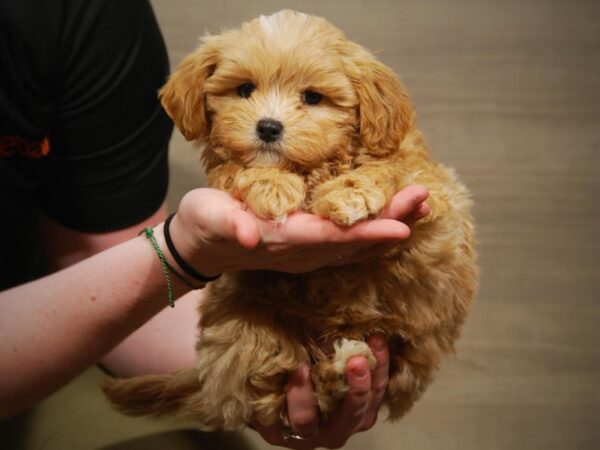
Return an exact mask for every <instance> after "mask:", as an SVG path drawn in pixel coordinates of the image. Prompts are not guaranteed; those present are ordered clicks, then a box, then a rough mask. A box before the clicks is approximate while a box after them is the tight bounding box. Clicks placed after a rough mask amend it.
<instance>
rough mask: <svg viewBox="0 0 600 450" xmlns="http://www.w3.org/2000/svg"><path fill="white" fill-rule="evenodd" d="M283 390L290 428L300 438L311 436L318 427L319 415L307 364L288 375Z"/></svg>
mask: <svg viewBox="0 0 600 450" xmlns="http://www.w3.org/2000/svg"><path fill="white" fill-rule="evenodd" d="M285 390H286V398H287V405H288V419H289V422H290V427H291V428H292V430H293V431H294V433H296V434H298V435H300V436H306V437H310V436H313V435H314V434H315V433H316V432H317V429H318V427H319V420H318V418H319V415H318V414H319V413H318V410H317V405H316V401H315V394H314V391H313V387H312V383H311V381H310V372H309V367H308V365H307V364H305V365H304V366H303V367H301V368H300V369H297V370H295V371H294V372H292V373H291V374H290V377H289V380H288V383H287V385H286V388H285Z"/></svg>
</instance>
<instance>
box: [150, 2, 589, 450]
mask: <svg viewBox="0 0 600 450" xmlns="http://www.w3.org/2000/svg"><path fill="white" fill-rule="evenodd" d="M153 4H154V6H155V9H156V13H157V15H158V19H159V22H160V23H161V26H162V28H163V32H164V35H165V38H166V40H167V45H168V48H169V52H170V57H171V61H172V64H174V65H175V64H176V63H177V62H178V61H179V60H180V59H181V58H182V57H183V55H185V54H186V53H187V52H188V51H190V50H191V49H193V48H194V47H195V45H196V42H197V38H198V37H199V36H200V35H202V34H203V33H204V32H205V31H207V30H208V31H209V32H212V33H217V32H219V30H221V29H222V28H224V27H230V26H235V25H236V24H239V23H240V22H242V21H245V20H248V19H251V18H253V17H255V16H256V15H258V14H263V13H270V12H274V11H277V10H279V9H281V8H283V7H285V8H292V9H297V10H301V11H303V12H307V13H311V14H316V15H320V16H323V17H326V18H327V19H329V20H330V21H331V22H333V23H334V24H336V25H337V26H338V27H340V28H341V29H343V30H344V31H345V32H346V33H347V35H348V36H349V37H350V38H351V39H353V40H355V41H358V42H360V43H361V44H363V45H365V46H366V47H368V48H370V49H372V50H376V51H378V52H379V53H378V55H379V57H380V59H381V60H382V61H383V62H385V63H386V64H388V65H389V66H391V67H392V68H393V69H394V70H395V71H396V72H397V73H398V74H399V75H400V77H401V78H402V79H403V81H404V82H405V84H406V86H407V88H408V90H409V92H410V93H411V97H412V100H413V102H414V104H415V105H416V109H417V112H418V125H419V127H420V128H421V129H422V130H423V131H424V132H425V134H426V137H427V140H428V142H429V144H430V147H431V150H432V152H433V154H434V155H435V157H436V158H437V159H439V160H441V161H443V162H445V163H447V164H449V165H452V166H454V167H456V168H457V170H458V172H459V173H460V175H461V176H462V179H463V180H464V181H465V182H466V184H467V185H468V186H469V187H470V188H471V189H472V191H473V193H474V196H475V201H476V209H475V214H476V217H477V222H478V237H479V241H480V245H479V251H480V262H481V267H482V279H481V290H480V292H479V295H478V299H477V302H476V304H475V306H474V308H473V310H472V312H471V315H470V318H469V320H468V322H467V325H466V328H465V331H464V336H463V338H462V340H461V341H460V344H459V346H458V354H457V356H456V357H455V358H452V359H450V360H448V361H447V362H446V364H445V365H444V367H443V370H442V372H441V373H440V375H439V379H438V381H437V383H436V384H435V385H434V386H433V387H432V388H431V389H430V390H429V392H428V393H427V394H426V396H425V398H424V399H423V400H422V401H420V402H419V403H418V404H417V406H416V407H415V408H414V410H413V411H412V412H411V413H410V414H409V415H408V417H407V418H406V419H405V420H403V421H402V422H400V423H398V424H393V425H392V424H389V423H385V422H381V423H379V424H378V425H377V426H376V427H375V429H374V430H372V431H369V432H367V433H363V434H360V435H357V436H355V437H354V438H353V439H352V440H351V441H350V442H349V443H348V445H347V447H346V448H347V449H356V450H358V449H365V448H369V449H371V450H380V449H381V450H383V449H386V450H389V449H421V450H426V449H439V448H444V449H446V450H449V449H461V450H468V449H487V450H492V449H538V448H540V449H542V448H543V449H546V450H550V449H595V448H600V350H599V344H600V324H599V323H600V290H599V289H598V284H599V283H598V282H599V281H600V238H599V236H598V232H599V230H600V201H598V195H599V194H600V3H599V2H596V1H577V2H572V1H566V0H554V1H550V0H548V1H538V0H528V1H526V2H524V1H522V0H509V1H503V2H499V1H494V0H484V1H477V0H455V1H452V2H448V1H444V0H433V1H432V0H429V1H427V2H422V1H415V0H413V1H391V0H387V1H385V0H377V1H366V0H364V1H363V0H348V1H344V2H341V1H323V0H319V1H313V0H309V1H306V0H305V1H286V2H276V1H269V0H254V1H252V2H246V1H229V2H221V1H216V0H213V1H202V2H199V1H194V0H169V1H167V0H154V1H153ZM196 158H197V155H196V153H195V152H194V150H192V149H190V148H189V147H188V146H187V145H186V144H185V143H184V142H183V140H182V139H181V138H180V137H179V136H176V137H175V138H174V145H173V164H172V168H173V186H172V191H171V193H170V197H169V198H170V201H171V202H172V204H176V202H177V199H178V198H179V196H180V195H181V194H182V192H184V191H185V190H186V189H189V188H191V187H194V186H196V185H197V183H199V182H200V183H201V176H200V174H199V173H198V169H197V168H196V166H195V165H194V164H195V160H196ZM255 442H256V445H257V446H258V447H259V448H268V446H267V445H265V444H261V443H260V441H258V440H256V441H255Z"/></svg>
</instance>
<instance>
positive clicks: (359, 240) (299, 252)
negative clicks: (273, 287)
mask: <svg viewBox="0 0 600 450" xmlns="http://www.w3.org/2000/svg"><path fill="white" fill-rule="evenodd" d="M428 195H429V193H428V191H427V189H426V188H424V187H422V186H409V187H407V188H405V189H403V190H402V191H400V192H399V193H397V194H396V195H395V196H394V197H393V198H392V200H391V201H390V203H389V205H388V206H387V207H386V208H385V210H384V212H383V214H382V216H381V218H378V219H374V220H367V221H362V222H360V223H357V224H355V225H353V226H351V227H341V226H338V225H336V224H334V223H333V222H331V221H329V220H326V219H323V218H320V217H318V216H315V215H312V214H307V213H303V212H296V213H293V214H290V215H289V217H288V218H287V220H286V221H285V222H284V223H274V222H269V221H266V220H261V219H259V218H257V217H256V216H254V215H253V214H252V213H251V212H249V211H248V210H246V209H245V207H244V205H243V204H242V203H241V202H239V201H238V200H236V199H234V198H232V197H231V196H230V195H228V194H227V193H225V192H222V191H218V190H215V189H208V188H202V189H195V190H193V191H190V192H189V193H188V194H186V195H185V196H184V198H183V199H182V201H181V203H180V206H179V210H178V212H177V214H176V215H175V217H174V218H173V221H172V223H171V235H172V238H173V242H174V244H175V247H176V248H177V249H178V252H179V253H180V255H181V256H182V257H183V258H184V259H185V260H186V261H187V262H188V263H189V264H190V265H192V266H193V267H195V268H196V270H198V271H199V272H201V273H202V274H204V275H207V276H210V275H216V274H218V273H222V272H227V271H237V270H260V269H268V270H279V271H285V272H292V273H300V272H307V271H311V270H315V269H317V268H320V267H323V266H327V265H339V264H344V263H350V262H355V261H357V260H360V258H361V254H362V253H364V252H365V251H366V250H368V248H370V247H371V246H373V245H374V244H377V243H380V242H386V241H388V242H389V241H401V240H404V239H407V238H408V237H409V236H410V228H409V226H410V225H411V224H412V223H414V222H415V221H417V220H419V219H421V218H423V217H424V216H426V215H427V214H428V213H429V206H428V205H427V203H425V200H426V199H427V197H428ZM341 257H342V258H343V259H342V260H340V258H341Z"/></svg>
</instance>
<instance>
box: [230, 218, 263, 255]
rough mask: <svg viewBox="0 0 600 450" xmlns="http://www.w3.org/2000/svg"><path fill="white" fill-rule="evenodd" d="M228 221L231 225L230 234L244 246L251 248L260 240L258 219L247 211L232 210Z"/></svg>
mask: <svg viewBox="0 0 600 450" xmlns="http://www.w3.org/2000/svg"><path fill="white" fill-rule="evenodd" d="M227 223H228V225H229V236H230V237H231V238H234V239H235V240H237V241H238V242H239V243H240V245H242V247H245V248H247V249H249V250H251V249H253V248H255V247H256V246H257V245H258V243H259V242H260V233H259V229H258V226H257V224H256V221H255V220H254V218H253V217H252V215H251V214H249V213H247V212H246V211H242V210H233V211H231V212H230V214H229V217H228V221H227Z"/></svg>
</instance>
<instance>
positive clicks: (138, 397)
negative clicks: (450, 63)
mask: <svg viewBox="0 0 600 450" xmlns="http://www.w3.org/2000/svg"><path fill="white" fill-rule="evenodd" d="M160 97H161V99H162V103H163V105H164V107H165V109H166V111H167V112H168V114H169V115H170V116H171V117H172V119H173V120H174V122H175V124H176V125H177V126H178V128H179V129H180V130H181V132H182V133H183V135H184V136H185V137H186V138H187V139H188V140H192V141H195V142H197V143H199V144H200V145H201V147H202V149H203V150H202V160H203V163H204V167H205V169H206V172H207V174H208V180H209V184H210V185H211V186H213V187H216V188H218V189H222V190H224V191H227V192H229V193H230V194H232V195H233V196H235V197H237V198H239V199H240V200H242V201H243V202H244V203H245V204H246V205H247V206H248V208H249V209H250V210H251V211H252V212H254V213H255V214H256V215H257V216H259V217H261V218H265V219H269V220H273V221H283V220H285V218H286V216H287V215H288V214H290V213H291V212H293V211H296V210H304V211H308V212H311V213H314V214H317V215H319V216H322V217H324V218H327V219H330V220H332V221H333V222H335V223H337V224H339V225H343V226H349V225H352V224H354V223H357V222H358V221H361V220H367V219H370V218H376V217H377V216H378V215H379V214H380V213H381V211H382V209H383V208H384V207H385V205H386V203H387V202H388V201H389V200H390V198H391V197H392V195H393V194H394V193H396V192H398V191H399V190H401V189H402V188H404V187H406V186H407V185H409V184H414V183H418V184H422V185H425V186H427V187H428V189H429V192H430V198H429V201H428V202H429V205H430V206H431V213H430V214H429V215H428V216H427V217H426V218H425V219H423V220H421V221H419V222H418V223H416V224H415V225H414V227H413V229H412V234H411V236H410V238H409V239H407V240H406V241H404V242H400V243H394V244H393V245H392V244H386V245H380V246H379V247H378V251H377V256H374V257H371V258H369V259H367V260H366V261H363V262H361V263H357V264H351V265H346V266H342V267H331V268H323V269H319V270H316V271H313V272H310V273H306V274H287V273H280V272H273V271H248V272H237V273H226V274H224V275H223V276H222V277H221V278H220V279H218V280H217V281H215V282H213V283H212V284H211V285H209V286H208V287H207V288H206V298H205V301H204V302H203V303H202V305H201V306H200V317H201V320H200V339H199V341H198V344H197V347H196V348H197V354H198V362H197V365H196V367H195V368H193V369H190V370H186V371H181V372H177V373H174V374H172V375H164V376H144V377H138V378H133V379H128V380H108V381H107V383H106V384H105V386H104V389H105V392H106V394H107V395H108V397H109V399H110V400H111V401H112V402H113V403H114V404H115V405H116V406H117V407H118V408H120V409H121V410H122V411H124V412H126V413H130V414H134V415H144V414H150V415H171V416H176V417H181V418H189V419H194V420H196V421H198V422H199V423H200V426H201V427H202V428H203V429H205V430H215V429H235V428H238V427H241V426H243V425H244V424H245V423H248V422H249V421H250V420H251V419H252V418H256V419H257V420H259V421H260V422H262V423H264V424H272V423H275V422H277V421H278V420H281V419H282V418H283V419H285V417H282V416H284V410H285V408H284V405H285V394H284V392H283V388H284V385H285V382H286V374H288V373H289V372H290V371H293V370H294V369H297V368H298V367H300V366H301V365H302V364H303V363H304V362H305V361H311V362H312V369H311V373H312V382H313V384H314V389H315V392H316V397H317V401H318V406H319V408H320V411H321V413H322V414H323V415H327V414H328V413H330V412H331V411H333V410H335V409H336V407H337V406H338V403H339V401H340V399H341V398H342V397H343V396H344V393H345V391H346V389H347V386H346V384H345V381H344V367H345V363H346V361H347V360H348V359H349V358H350V357H352V356H354V355H365V356H367V357H368V358H369V359H370V361H371V363H373V361H374V358H373V356H372V354H371V353H370V350H369V348H368V346H367V345H366V343H365V339H366V338H367V337H368V336H370V335H372V334H375V333H381V334H383V335H385V336H386V337H387V339H388V342H389V345H390V352H391V355H390V363H391V368H390V382H389V385H388V389H387V394H386V398H385V404H386V405H387V408H388V410H389V416H390V418H391V419H398V418H400V417H401V416H402V415H403V414H405V413H406V412H407V411H408V410H409V409H410V407H411V406H412V405H413V403H414V402H415V401H416V400H417V399H418V398H419V397H420V396H421V394H423V392H424V391H425V389H426V388H427V386H428V385H429V384H430V383H431V381H432V379H433V377H434V374H435V372H436V369H437V368H438V366H439V365H440V362H441V359H442V357H443V355H445V354H448V353H451V352H452V351H453V349H454V342H455V341H456V339H457V337H458V336H459V331H460V328H461V325H462V323H463V321H464V320H465V317H466V315H467V311H468V308H469V304H470V303H471V300H472V299H473V297H474V295H475V292H476V287H477V274H478V272H477V268H476V265H475V252H474V248H473V220H472V216H471V213H470V209H471V200H470V196H469V193H468V191H467V189H466V188H465V187H464V186H463V185H462V184H461V183H460V182H459V181H458V179H457V177H456V175H455V174H454V172H453V171H452V170H449V169H447V168H445V167H443V166H442V165H440V164H437V163H435V162H434V161H432V159H431V158H430V157H429V155H428V153H427V150H426V147H425V144H424V142H423V138H422V136H421V133H420V132H419V131H418V130H417V129H416V128H415V122H414V112H413V108H412V106H411V104H410V102H409V100H408V97H407V94H406V92H405V90H404V87H403V86H402V84H401V83H400V81H399V80H398V79H397V77H396V76H395V75H394V74H393V73H392V71H391V70H390V69H389V68H387V67H386V66H384V65H383V64H382V63H380V62H378V61H377V60H376V59H375V58H374V57H373V56H372V55H371V54H370V53H369V52H368V51H367V50H365V49H364V48H363V47H361V46H359V45H357V44H355V43H352V42H350V41H348V40H347V39H346V38H345V36H344V34H343V33H342V32H341V31H339V30H338V29H336V28H335V27H333V26H332V25H331V24H329V23H328V22H327V21H325V20H324V19H321V18H318V17H311V16H308V15H305V14H301V13H297V12H293V11H281V12H279V13H277V14H274V15H271V16H267V17H265V16H261V17H260V18H258V19H255V20H253V21H251V22H249V23H245V24H244V25H242V26H241V28H240V29H237V30H233V31H227V32H224V33H222V34H220V35H216V36H208V37H205V38H204V39H203V44H202V45H201V47H200V48H199V49H198V50H197V51H196V52H195V53H193V54H191V55H190V56H188V57H187V58H185V59H184V60H183V62H182V63H181V65H180V66H179V68H178V69H177V71H176V72H175V73H174V74H173V75H172V76H171V78H170V79H169V81H168V82H167V84H166V85H165V86H164V87H163V88H162V90H161V92H160ZM324 342H335V346H334V351H333V354H331V352H327V351H325V350H324V345H323V343H324Z"/></svg>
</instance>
